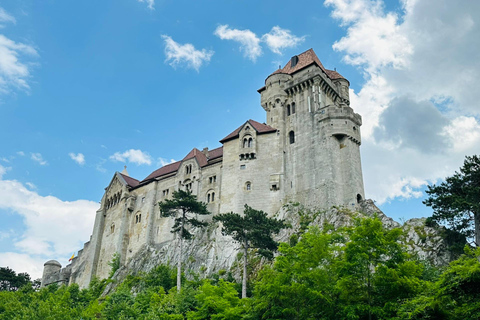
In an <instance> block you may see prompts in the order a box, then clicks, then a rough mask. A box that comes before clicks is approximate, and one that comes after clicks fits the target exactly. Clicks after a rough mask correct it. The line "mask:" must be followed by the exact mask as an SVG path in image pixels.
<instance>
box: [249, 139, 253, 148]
mask: <svg viewBox="0 0 480 320" xmlns="http://www.w3.org/2000/svg"><path fill="white" fill-rule="evenodd" d="M248 147H249V148H251V147H253V139H252V138H250V139H248Z"/></svg>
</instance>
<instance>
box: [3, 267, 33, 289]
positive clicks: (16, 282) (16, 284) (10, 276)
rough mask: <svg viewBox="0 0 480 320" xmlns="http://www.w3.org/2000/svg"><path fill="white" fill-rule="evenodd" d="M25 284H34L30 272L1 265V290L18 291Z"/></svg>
mask: <svg viewBox="0 0 480 320" xmlns="http://www.w3.org/2000/svg"><path fill="white" fill-rule="evenodd" d="M23 286H30V287H31V286H32V281H31V279H30V275H29V274H28V273H19V274H18V275H17V273H16V272H15V271H14V270H12V269H10V268H9V267H0V291H17V290H18V289H20V288H21V287H23Z"/></svg>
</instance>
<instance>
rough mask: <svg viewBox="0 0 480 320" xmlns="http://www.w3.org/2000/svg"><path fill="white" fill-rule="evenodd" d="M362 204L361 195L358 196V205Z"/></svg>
mask: <svg viewBox="0 0 480 320" xmlns="http://www.w3.org/2000/svg"><path fill="white" fill-rule="evenodd" d="M360 202H362V196H361V195H360V194H357V203H360Z"/></svg>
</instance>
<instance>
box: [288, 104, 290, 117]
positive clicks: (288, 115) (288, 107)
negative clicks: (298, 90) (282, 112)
mask: <svg viewBox="0 0 480 320" xmlns="http://www.w3.org/2000/svg"><path fill="white" fill-rule="evenodd" d="M289 115H290V105H288V106H287V116H289Z"/></svg>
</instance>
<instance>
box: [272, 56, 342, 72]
mask: <svg viewBox="0 0 480 320" xmlns="http://www.w3.org/2000/svg"><path fill="white" fill-rule="evenodd" d="M297 57H298V62H297V64H296V65H295V66H294V67H293V68H292V64H291V62H290V61H288V62H287V64H286V65H285V67H283V69H278V70H276V71H275V72H273V73H272V74H271V75H273V74H277V73H286V74H294V73H295V72H297V71H300V70H301V69H303V68H306V67H308V66H309V65H311V64H314V63H315V64H317V65H318V66H319V67H320V69H322V70H323V71H324V72H325V73H326V74H327V76H328V77H329V78H330V79H344V78H343V77H342V75H340V74H339V73H338V72H337V71H333V70H327V69H325V67H324V66H323V64H322V63H321V62H320V59H318V57H317V55H316V54H315V51H313V49H308V50H307V51H305V52H302V53H300V54H299V55H297Z"/></svg>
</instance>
